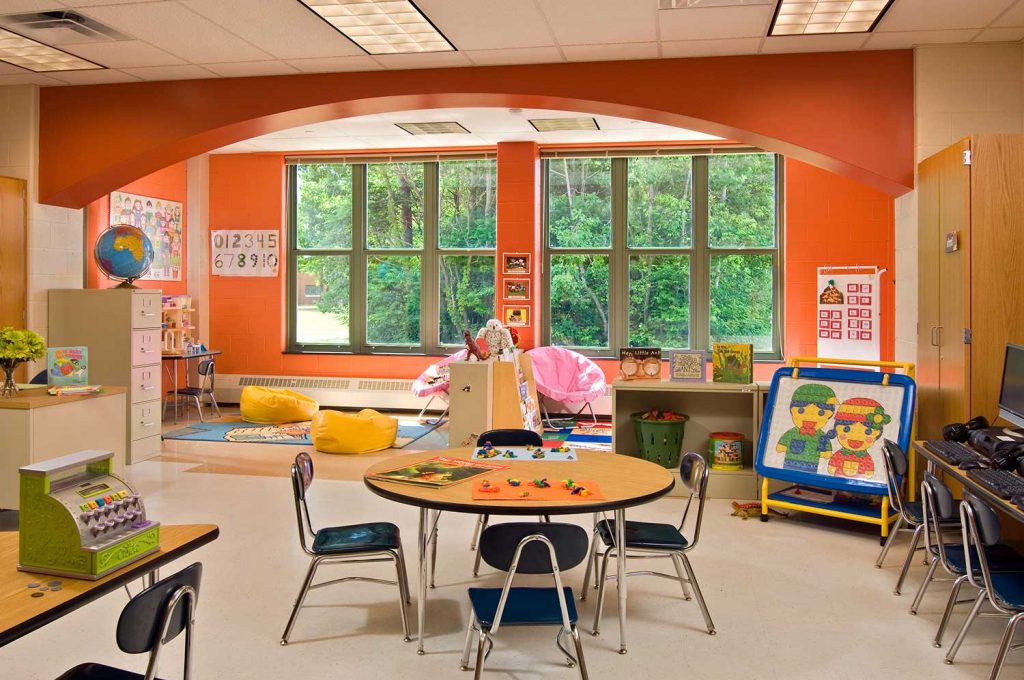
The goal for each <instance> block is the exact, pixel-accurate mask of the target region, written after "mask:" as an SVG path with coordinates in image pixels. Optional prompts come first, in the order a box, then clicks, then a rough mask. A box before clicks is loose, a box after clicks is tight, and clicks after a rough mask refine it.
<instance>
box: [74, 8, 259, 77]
mask: <svg viewBox="0 0 1024 680" xmlns="http://www.w3.org/2000/svg"><path fill="white" fill-rule="evenodd" d="M86 13H87V14H89V15H90V16H92V17H94V18H95V19H98V20H99V21H102V22H103V23H105V24H107V25H109V26H111V27H113V28H116V29H118V30H120V31H123V32H124V33H127V34H129V35H133V36H135V37H136V38H139V39H141V40H145V41H146V42H148V43H151V44H153V45H155V46H156V47H159V48H160V49H163V50H166V51H167V52H170V53H171V54H174V55H176V56H178V57H181V58H182V59H184V60H186V61H190V62H194V63H216V62H227V61H259V60H266V59H270V58H271V55H269V54H267V53H266V52H264V51H262V50H260V49H257V48H256V47H254V46H252V45H251V44H249V43H247V42H246V41H244V40H242V39H241V38H239V37H237V36H235V35H232V34H231V33H229V32H228V31H227V30H225V29H224V28H222V27H220V26H218V25H217V24H215V23H213V22H212V21H210V20H208V19H206V18H204V17H201V16H199V15H198V14H196V13H195V12H192V11H190V10H188V9H186V8H185V7H183V6H182V5H179V4H178V3H176V2H148V3H143V4H133V5H111V6H105V7H89V8H88V10H87V11H86Z"/></svg>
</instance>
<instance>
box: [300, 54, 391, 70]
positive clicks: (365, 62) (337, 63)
mask: <svg viewBox="0 0 1024 680" xmlns="http://www.w3.org/2000/svg"><path fill="white" fill-rule="evenodd" d="M285 63H286V64H288V65H289V66H294V67H295V68H297V69H299V70H300V71H302V72H303V73H334V72H336V71H379V70H380V69H382V68H383V66H381V65H380V64H378V63H377V62H376V61H374V60H373V58H372V57H368V56H366V55H363V56H361V57H323V58H318V59H288V60H287V61H286V62H285Z"/></svg>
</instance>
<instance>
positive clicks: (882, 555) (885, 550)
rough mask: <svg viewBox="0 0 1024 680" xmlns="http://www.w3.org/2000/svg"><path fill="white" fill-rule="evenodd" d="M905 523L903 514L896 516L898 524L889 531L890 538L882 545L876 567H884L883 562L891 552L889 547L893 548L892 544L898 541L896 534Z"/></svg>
mask: <svg viewBox="0 0 1024 680" xmlns="http://www.w3.org/2000/svg"><path fill="white" fill-rule="evenodd" d="M904 523H905V520H904V519H903V515H900V516H899V517H897V518H896V524H894V525H893V527H892V529H891V530H890V531H889V538H888V539H887V540H886V541H885V545H884V546H882V552H880V553H878V559H876V560H875V568H876V569H881V568H882V562H885V556H886V555H888V554H889V548H891V547H892V544H893V543H895V542H896V536H897V535H898V534H899V533H900V529H902V528H903V524H904Z"/></svg>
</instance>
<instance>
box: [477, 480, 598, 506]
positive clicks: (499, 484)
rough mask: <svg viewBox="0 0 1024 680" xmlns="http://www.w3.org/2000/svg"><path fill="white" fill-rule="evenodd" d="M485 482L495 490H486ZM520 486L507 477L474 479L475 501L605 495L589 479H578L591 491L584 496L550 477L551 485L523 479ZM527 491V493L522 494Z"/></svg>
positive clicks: (595, 498)
mask: <svg viewBox="0 0 1024 680" xmlns="http://www.w3.org/2000/svg"><path fill="white" fill-rule="evenodd" d="M484 482H490V484H491V488H493V489H495V490H494V491H484V490H482V488H481V487H482V486H483V484H484ZM521 482H522V483H521V484H520V485H519V486H512V485H511V484H509V483H508V482H507V481H506V479H505V478H501V479H494V478H491V479H481V480H473V500H475V501H603V500H604V499H605V498H604V495H603V494H602V493H601V489H600V488H599V487H598V486H597V483H595V482H592V481H588V480H583V479H581V480H579V481H576V485H577V486H582V487H585V488H586V490H587V491H588V492H589V494H588V495H586V496H583V495H580V494H574V493H572V492H571V491H570V490H569V489H566V488H565V487H564V486H563V484H562V480H560V479H556V480H552V479H549V480H548V482H550V484H551V486H548V487H544V488H538V487H536V486H534V485H533V482H532V480H526V479H523V480H521ZM523 492H525V493H526V494H527V495H525V496H524V495H522V494H523Z"/></svg>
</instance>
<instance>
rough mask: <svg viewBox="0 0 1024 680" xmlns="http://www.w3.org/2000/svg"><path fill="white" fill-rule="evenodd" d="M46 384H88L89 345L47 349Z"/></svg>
mask: <svg viewBox="0 0 1024 680" xmlns="http://www.w3.org/2000/svg"><path fill="white" fill-rule="evenodd" d="M46 384H47V385H50V386H53V385H88V384H89V349H88V348H87V347H49V348H47V350H46Z"/></svg>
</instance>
